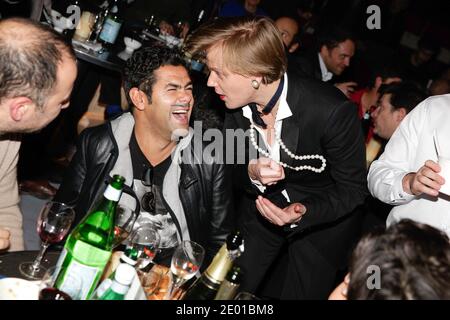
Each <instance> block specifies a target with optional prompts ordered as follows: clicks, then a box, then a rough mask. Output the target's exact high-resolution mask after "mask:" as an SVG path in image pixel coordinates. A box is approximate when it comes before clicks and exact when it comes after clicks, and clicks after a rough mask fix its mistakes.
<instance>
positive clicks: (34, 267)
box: [19, 201, 75, 279]
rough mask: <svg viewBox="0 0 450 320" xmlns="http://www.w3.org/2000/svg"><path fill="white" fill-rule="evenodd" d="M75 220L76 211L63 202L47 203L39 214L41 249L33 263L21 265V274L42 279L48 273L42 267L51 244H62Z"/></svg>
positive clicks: (38, 227) (38, 229)
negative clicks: (43, 259)
mask: <svg viewBox="0 0 450 320" xmlns="http://www.w3.org/2000/svg"><path fill="white" fill-rule="evenodd" d="M74 219H75V211H74V210H73V209H72V208H71V207H69V206H68V205H66V204H64V203H61V202H53V201H49V202H47V203H46V204H45V205H44V207H43V208H42V210H41V213H40V214H39V218H38V221H37V232H38V234H39V237H40V238H41V241H42V242H41V249H40V251H39V254H38V255H37V257H36V259H35V260H34V261H33V262H23V263H21V264H20V265H19V270H20V273H22V274H23V275H24V276H25V277H27V278H29V279H41V278H42V277H43V276H44V274H45V271H46V268H44V267H43V266H42V265H41V261H42V258H43V257H44V254H45V251H46V250H47V248H48V246H49V245H50V244H54V243H58V242H60V241H61V240H62V239H63V238H64V237H65V236H66V234H67V232H69V229H70V226H71V225H72V222H73V220H74Z"/></svg>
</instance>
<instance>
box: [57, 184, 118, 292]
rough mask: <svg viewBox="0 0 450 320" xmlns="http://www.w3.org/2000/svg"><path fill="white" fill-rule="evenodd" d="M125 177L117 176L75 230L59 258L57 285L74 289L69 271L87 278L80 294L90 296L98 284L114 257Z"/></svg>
mask: <svg viewBox="0 0 450 320" xmlns="http://www.w3.org/2000/svg"><path fill="white" fill-rule="evenodd" d="M124 182H125V179H124V178H123V177H121V176H119V175H115V176H114V177H113V180H112V182H111V183H110V184H109V185H108V187H107V188H106V190H105V192H104V194H103V197H102V199H101V200H100V202H99V203H98V204H97V205H96V206H95V207H94V210H92V211H91V212H90V213H89V214H87V215H86V216H85V217H84V219H83V220H82V221H81V222H80V224H78V226H76V227H75V229H74V230H73V231H72V232H71V234H70V235H69V237H68V238H67V241H66V243H65V245H64V249H63V251H62V252H61V255H60V257H59V260H58V262H57V268H58V270H63V271H61V272H59V271H58V272H59V273H58V276H57V278H56V281H55V285H56V288H58V289H60V290H61V291H64V292H70V291H71V288H70V285H71V284H70V283H69V282H68V281H66V275H67V274H69V273H71V274H76V275H77V277H80V278H81V279H82V281H83V289H82V292H81V295H80V298H81V299H82V300H84V299H88V298H89V297H90V296H91V294H92V292H93V291H94V289H95V287H96V286H97V284H98V282H99V280H100V278H101V275H102V273H103V270H104V268H105V266H106V264H107V263H108V260H109V259H110V257H111V251H112V245H113V240H114V217H115V212H116V208H117V203H118V201H119V199H120V196H121V194H122V189H123V186H124Z"/></svg>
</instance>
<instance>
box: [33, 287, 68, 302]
mask: <svg viewBox="0 0 450 320" xmlns="http://www.w3.org/2000/svg"><path fill="white" fill-rule="evenodd" d="M39 300H72V298H71V297H70V296H69V295H68V294H67V293H64V292H62V291H61V290H58V289H56V288H44V289H42V290H41V291H40V292H39Z"/></svg>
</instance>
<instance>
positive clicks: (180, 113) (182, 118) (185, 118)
mask: <svg viewBox="0 0 450 320" xmlns="http://www.w3.org/2000/svg"><path fill="white" fill-rule="evenodd" d="M188 112H189V109H177V110H174V111H172V115H173V117H174V118H175V120H177V121H178V122H180V123H183V124H185V123H188V122H189V113H188Z"/></svg>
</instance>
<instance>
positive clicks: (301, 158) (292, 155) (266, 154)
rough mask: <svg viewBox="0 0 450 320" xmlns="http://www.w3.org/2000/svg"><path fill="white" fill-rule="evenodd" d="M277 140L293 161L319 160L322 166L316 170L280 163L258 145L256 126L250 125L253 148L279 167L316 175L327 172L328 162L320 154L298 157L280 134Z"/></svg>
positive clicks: (309, 167)
mask: <svg viewBox="0 0 450 320" xmlns="http://www.w3.org/2000/svg"><path fill="white" fill-rule="evenodd" d="M275 139H276V140H277V142H278V143H279V144H280V147H281V149H283V150H284V152H286V154H287V155H288V156H289V157H291V158H292V159H295V160H309V159H319V160H321V161H322V166H321V167H320V168H314V167H312V166H298V167H292V166H290V165H288V164H287V163H284V162H282V161H278V160H275V159H273V158H272V157H271V156H270V153H269V152H267V151H266V150H263V149H261V148H260V147H259V146H258V144H257V143H256V139H255V126H254V125H253V123H252V124H250V141H251V142H252V145H253V147H255V149H256V150H258V151H259V152H260V153H262V154H263V155H265V156H266V157H268V158H271V159H272V160H274V161H275V162H276V163H278V164H279V165H281V166H283V167H284V168H289V169H292V170H295V171H301V170H310V171H312V172H315V173H321V172H322V171H324V170H325V167H326V166H327V161H326V160H325V158H324V157H323V156H321V155H319V154H312V155H305V156H298V155H296V154H294V153H292V152H291V151H290V150H289V149H288V148H287V147H286V145H285V144H284V142H283V141H282V140H281V138H280V137H279V136H278V134H276V135H275Z"/></svg>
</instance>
